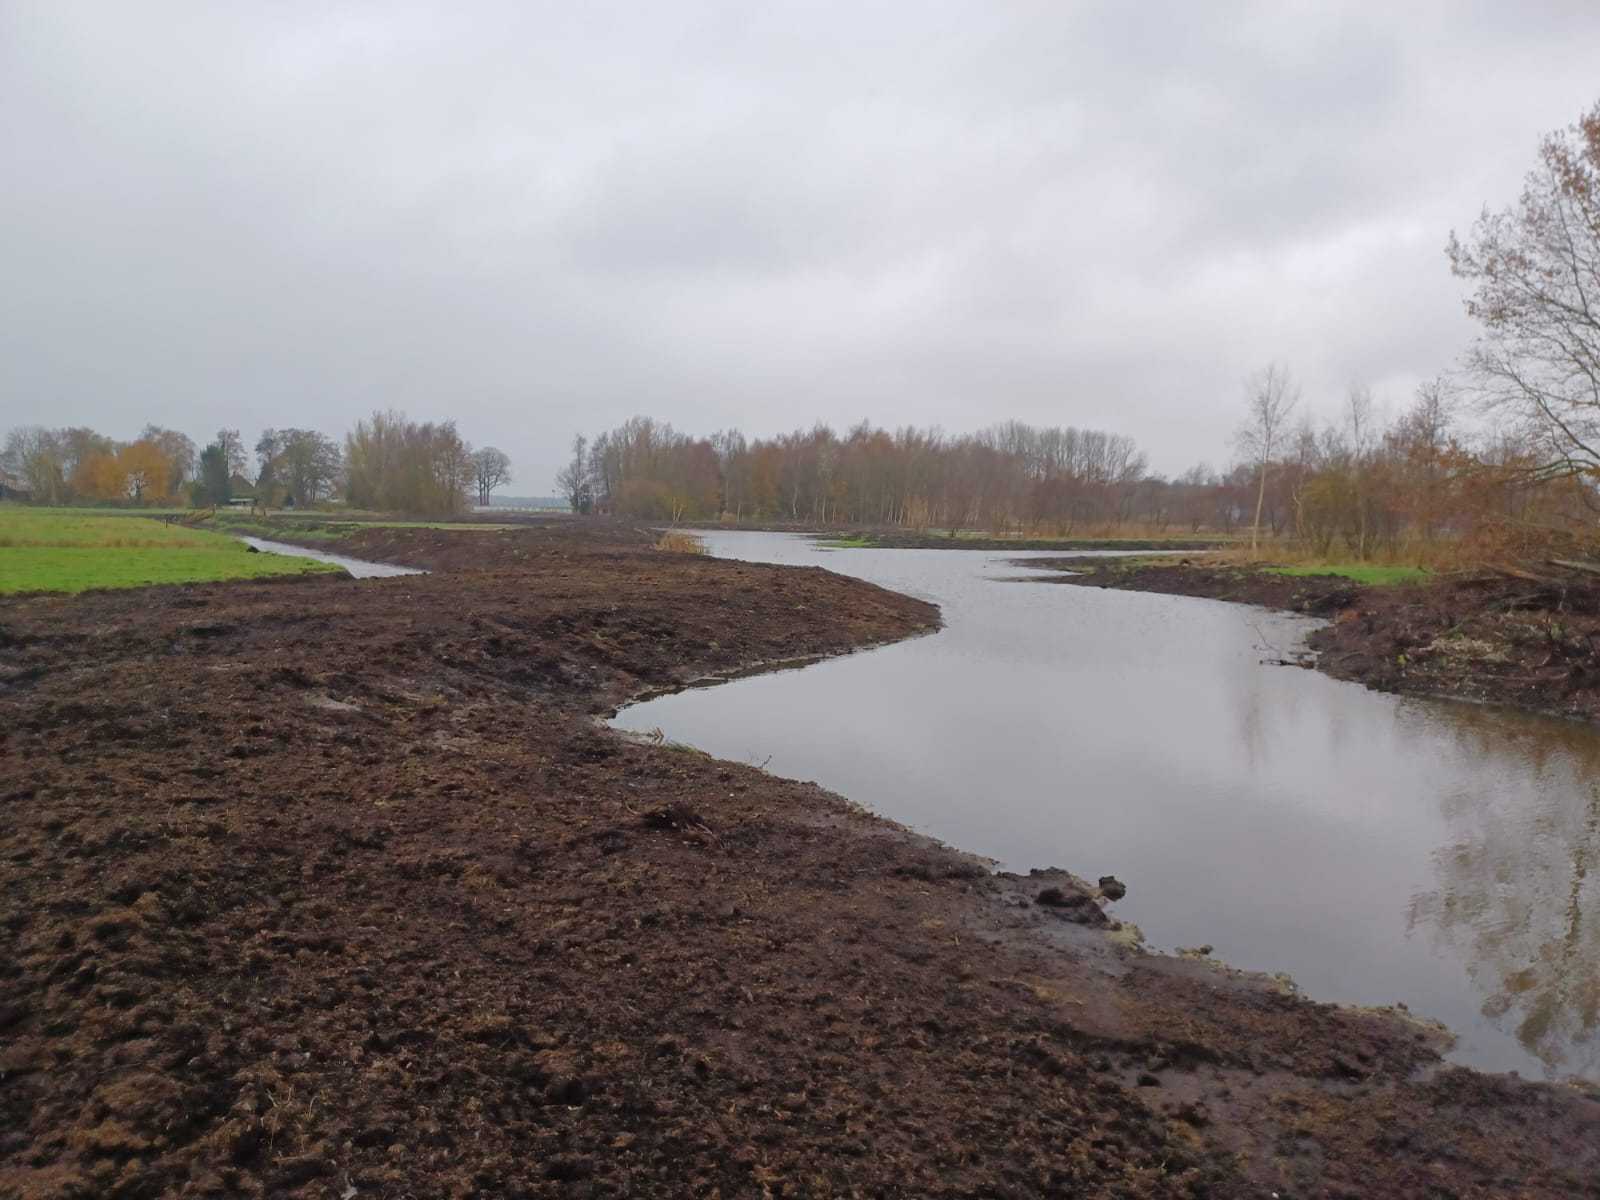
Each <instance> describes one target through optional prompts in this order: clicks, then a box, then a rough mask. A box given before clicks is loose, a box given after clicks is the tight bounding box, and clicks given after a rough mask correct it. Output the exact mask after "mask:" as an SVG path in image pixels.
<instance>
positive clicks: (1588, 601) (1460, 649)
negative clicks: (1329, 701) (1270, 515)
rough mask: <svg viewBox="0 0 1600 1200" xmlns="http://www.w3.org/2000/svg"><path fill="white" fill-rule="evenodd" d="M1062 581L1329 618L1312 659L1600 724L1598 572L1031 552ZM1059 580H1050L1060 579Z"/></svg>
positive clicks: (1328, 666) (1344, 673)
mask: <svg viewBox="0 0 1600 1200" xmlns="http://www.w3.org/2000/svg"><path fill="white" fill-rule="evenodd" d="M1026 561H1027V564H1028V565H1029V566H1033V567H1038V566H1041V565H1043V566H1052V565H1053V566H1056V567H1058V568H1060V569H1062V570H1063V571H1070V572H1075V573H1064V574H1062V575H1061V576H1060V578H1059V582H1062V583H1070V584H1077V585H1080V586H1086V587H1110V588H1125V589H1128V590H1133V591H1149V592H1163V593H1167V594H1169V595H1182V596H1204V597H1209V598H1211V599H1216V600H1232V601H1236V602H1239V603H1243V604H1256V605H1261V606H1263V607H1267V608H1276V609H1283V610H1286V611H1290V612H1299V613H1308V614H1311V615H1314V616H1321V617H1326V618H1328V620H1329V624H1328V625H1327V626H1326V627H1324V628H1322V629H1320V630H1317V631H1316V632H1315V633H1313V634H1312V635H1311V636H1310V638H1308V639H1307V644H1308V646H1309V647H1310V648H1311V649H1313V650H1315V651H1317V652H1318V653H1317V656H1316V659H1315V663H1314V665H1315V666H1316V667H1317V668H1318V669H1319V670H1322V671H1325V672H1327V673H1328V674H1329V675H1333V676H1335V677H1337V678H1339V679H1350V680H1354V681H1357V682H1359V683H1364V684H1366V685H1367V686H1368V687H1371V688H1375V689H1377V690H1379V691H1387V692H1400V693H1405V694H1408V695H1417V696H1442V697H1452V698H1456V699H1465V700H1473V701H1479V702H1485V703H1492V704H1505V705H1511V706H1514V707H1517V708H1523V709H1529V710H1532V711H1536V712H1544V713H1551V714H1556V715H1560V716H1564V717H1573V718H1578V719H1581V720H1586V721H1594V720H1600V580H1596V581H1595V582H1592V583H1591V582H1589V581H1587V580H1586V579H1582V578H1573V579H1568V580H1560V581H1554V580H1551V581H1542V582H1541V581H1528V580H1522V579H1517V578H1514V577H1509V576H1506V575H1497V574H1484V575H1458V576H1445V577H1442V578H1439V579H1437V580H1432V581H1428V582H1421V583H1406V584H1398V585H1392V586H1383V587H1365V586H1362V585H1360V584H1357V583H1354V582H1353V581H1351V580H1349V579H1346V578H1343V577H1340V576H1337V575H1319V576H1289V575H1279V574H1274V573H1272V572H1268V571H1260V570H1253V569H1249V568H1242V567H1208V566H1204V565H1200V564H1196V563H1183V564H1179V565H1176V566H1168V565H1150V564H1148V563H1122V564H1119V563H1110V564H1108V563H1105V562H1103V561H1100V562H1096V561H1095V560H1092V559H1076V560H1074V559H1071V558H1066V559H1061V560H1051V559H1029V560H1026ZM1055 581H1056V580H1053V579H1052V580H1049V582H1055Z"/></svg>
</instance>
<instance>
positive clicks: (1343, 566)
mask: <svg viewBox="0 0 1600 1200" xmlns="http://www.w3.org/2000/svg"><path fill="white" fill-rule="evenodd" d="M1265 569H1266V570H1268V571H1270V572H1272V573H1273V574H1274V575H1343V576H1344V577H1345V578H1346V579H1353V580H1355V581H1356V582H1357V583H1365V584H1371V585H1375V586H1379V587H1382V586H1385V585H1388V584H1395V583H1416V582H1418V581H1419V580H1423V579H1426V578H1427V577H1428V572H1426V571H1424V570H1423V569H1422V568H1421V567H1380V566H1374V565H1373V564H1371V563H1301V564H1298V565H1296V566H1292V567H1267V568H1265Z"/></svg>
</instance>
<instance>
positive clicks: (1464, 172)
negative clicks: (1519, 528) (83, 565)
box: [0, 0, 1600, 491]
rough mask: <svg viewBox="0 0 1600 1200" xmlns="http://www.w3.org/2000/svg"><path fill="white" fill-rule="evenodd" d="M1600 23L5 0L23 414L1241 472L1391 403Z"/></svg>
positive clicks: (1573, 90)
mask: <svg viewBox="0 0 1600 1200" xmlns="http://www.w3.org/2000/svg"><path fill="white" fill-rule="evenodd" d="M1597 51H1600V10H1597V9H1595V7H1594V6H1593V5H1592V4H1576V3H1574V4H1556V3H1551V4H1545V5H1523V6H1517V7H1516V8H1515V9H1514V10H1513V8H1512V6H1506V5H1502V4H1491V3H1481V4H1475V5H1463V4H1456V3H1444V2H1443V0H1438V2H1435V3H1418V4H1405V5H1388V6H1376V5H1370V4H1365V3H1355V2H1351V3H1347V4H1325V5H1284V4H1279V3H1268V2H1261V3H1236V4H1228V5H1195V4H1167V5H1159V4H1152V5H1123V4H1088V3H1085V4H1072V5H1063V4H1059V3H1053V2H1051V3H1045V2H1040V3H1020V2H1018V3H1003V4H979V3H960V4H958V3H878V4H798V3H796V4H787V5H785V4H772V5H747V4H742V3H723V4H714V3H681V4H662V5H620V4H619V5H594V6H590V5H583V6H576V5H555V4H547V5H534V4H524V3H509V2H507V3H498V2H490V0H484V2H481V3H476V4H468V5H442V4H440V5H423V4H409V5H408V4H370V5H326V4H301V5H272V6H223V5H212V4H200V3H196V4H143V5H138V6H127V5H117V4H111V3H104V4H91V3H61V4H42V3H23V2H20V0H0V176H3V178H4V179H5V180H6V186H5V187H4V188H0V262H3V264H4V270H3V271H0V416H3V418H4V419H3V420H0V424H10V423H14V422H22V421H30V422H31V421H45V422H50V423H66V422H72V423H90V424H94V425H97V426H101V427H103V428H105V429H107V430H108V431H110V432H114V433H118V434H123V435H126V434H128V433H131V432H132V430H134V429H135V428H136V427H138V426H139V425H141V424H142V423H144V422H145V421H146V420H155V421H158V422H161V423H163V424H172V425H177V426H180V427H182V428H185V429H188V430H189V431H191V432H192V433H193V434H195V435H196V436H199V435H203V434H206V433H208V432H209V431H210V430H212V429H214V428H216V427H217V426H218V425H221V424H224V423H226V424H242V425H244V426H245V427H246V428H247V429H249V428H252V427H258V426H261V425H266V424H276V425H284V424H296V425H316V426H319V427H322V428H324V429H326V430H328V431H329V432H332V433H335V434H337V433H339V432H342V430H343V429H344V428H346V427H347V426H348V425H349V424H350V423H351V422H353V421H354V420H355V419H356V418H357V417H359V416H361V415H362V414H363V413H365V412H366V411H367V410H369V409H370V408H372V407H374V406H376V405H395V406H399V407H404V408H407V409H409V410H410V411H411V412H412V413H413V414H415V415H418V416H445V415H448V416H455V417H457V418H458V420H459V421H460V423H461V426H462V429H463V431H464V432H465V433H466V434H467V436H469V437H471V438H472V439H474V440H477V441H493V442H495V443H497V444H499V445H501V446H503V447H504V448H505V449H506V450H507V451H509V452H510V453H511V455H512V457H513V459H514V462H515V465H516V468H517V470H518V475H519V482H518V485H517V488H516V490H519V491H522V490H527V491H543V490H545V489H546V487H547V485H548V482H549V480H550V478H551V476H552V475H553V473H554V471H555V469H556V467H557V466H558V465H559V464H560V462H561V459H562V455H563V451H564V446H565V442H566V440H567V439H568V438H569V437H570V435H571V433H573V432H575V431H578V430H585V431H588V430H592V429H594V428H596V427H599V426H603V425H609V424H612V423H615V422H616V421H619V420H621V419H623V418H625V417H627V416H629V415H631V414H632V413H634V412H639V411H646V412H651V413H655V414H658V415H660V416H662V417H665V418H668V419H670V420H672V421H674V422H675V423H676V424H678V425H679V426H680V427H684V428H689V429H696V430H706V431H710V430H712V429H715V428H720V427H726V426H729V425H734V424H739V425H742V426H743V427H745V428H746V429H747V430H749V431H752V432H772V431H775V430H779V429H783V428H788V427H792V426H794V425H796V424H801V423H809V421H810V420H811V419H813V418H814V417H820V418H823V419H827V420H831V421H833V422H835V423H838V424H844V423H848V422H850V421H853V420H855V419H858V418H860V417H861V416H870V417H872V418H873V419H875V420H877V421H880V422H882V423H885V424H890V425H893V424H899V423H905V422H926V423H938V424H941V425H943V426H945V427H946V428H947V429H952V430H961V429H968V428H972V427H975V426H977V425H980V424H983V423H985V422H987V421H990V420H993V419H996V418H999V417H1003V416H1018V417H1022V418H1024V419H1029V420H1037V421H1070V422H1075V423H1079V424H1101V425H1106V426H1110V427H1114V428H1116V429H1118V430H1120V431H1123V432H1127V433H1131V434H1133V435H1134V436H1135V437H1137V438H1139V440H1140V441H1141V442H1142V443H1143V444H1145V445H1146V446H1147V447H1148V448H1149V449H1150V451H1151V454H1152V458H1153V460H1154V462H1155V464H1156V466H1158V467H1159V468H1161V469H1164V470H1167V471H1178V470H1181V469H1183V468H1184V467H1185V466H1187V465H1189V463H1190V462H1192V461H1194V460H1196V459H1199V458H1207V459H1210V460H1212V461H1214V462H1216V461H1221V460H1222V459H1224V458H1225V457H1226V454H1227V435H1228V432H1229V430H1230V428H1231V426H1232V424H1233V422H1234V418H1235V414H1236V411H1237V407H1238V391H1239V380H1240V378H1241V377H1242V376H1243V375H1244V374H1245V373H1246V372H1248V371H1249V370H1250V369H1252V368H1253V367H1254V366H1256V365H1258V364H1259V363H1261V362H1263V361H1265V360H1267V359H1269V358H1279V359H1283V360H1285V361H1287V362H1288V363H1289V364H1290V365H1291V367H1292V368H1293V369H1294V370H1295V371H1296V372H1297V373H1298V374H1299V375H1300V376H1301V377H1302V378H1303V379H1304V381H1305V383H1306V386H1307V393H1308V398H1309V400H1310V401H1311V402H1312V404H1313V405H1317V404H1321V405H1323V406H1324V407H1325V408H1327V409H1328V410H1330V411H1331V408H1332V405H1333V403H1334V401H1335V400H1336V399H1337V396H1338V395H1339V394H1340V393H1341V392H1342V390H1343V388H1344V386H1345V384H1346V383H1347V382H1348V381H1349V380H1351V379H1355V378H1360V379H1365V380H1367V381H1369V382H1371V383H1372V384H1374V385H1375V386H1376V387H1377V388H1378V389H1379V391H1380V393H1383V394H1386V395H1388V396H1389V397H1390V399H1391V400H1392V401H1395V402H1399V401H1402V400H1403V399H1404V398H1405V395H1406V393H1407V392H1408V390H1409V389H1410V387H1411V386H1413V385H1414V383H1415V382H1416V381H1417V380H1418V379H1419V378H1422V377H1425V376H1427V375H1430V374H1432V373H1433V372H1435V371H1437V370H1438V369H1440V368H1441V367H1444V366H1446V365H1448V364H1449V363H1450V362H1451V361H1452V360H1453V359H1454V357H1455V356H1456V354H1457V353H1458V352H1459V350H1460V349H1461V348H1462V346H1463V345H1464V344H1465V343H1466V341H1467V339H1468V338H1469V337H1470V335H1471V328H1470V326H1469V325H1468V324H1467V322H1466V321H1465V319H1464V317H1462V316H1461V314H1460V300H1459V290H1458V288H1457V286H1456V284H1455V282H1454V281H1453V280H1452V279H1451V278H1450V276H1449V273H1448V270H1447V268H1446V265H1445V261H1444V256H1443V254H1442V245H1443V242H1444V239H1445V237H1446V235H1447V233H1448V231H1449V229H1450V228H1451V227H1452V226H1456V227H1462V226H1465V225H1466V224H1468V223H1470V221H1471V220H1472V218H1473V217H1474V216H1475V214H1476V213H1477V211H1478V210H1479V208H1480V207H1481V206H1482V205H1484V204H1485V203H1488V204H1493V205H1498V204H1500V203H1504V202H1506V201H1509V200H1510V199H1512V198H1513V197H1514V195H1515V193H1516V191H1517V189H1518V186H1519V183H1520V178H1521V175H1522V173H1523V172H1524V171H1525V170H1526V169H1527V168H1528V167H1529V166H1530V165H1531V163H1532V159H1533V152H1534V147H1535V144H1536V142H1537V139H1538V138H1539V136H1540V135H1541V134H1542V133H1544V132H1545V131H1547V130H1549V129H1552V128H1555V127H1558V126H1561V125H1564V124H1566V123H1568V122H1570V121H1571V120H1572V119H1574V118H1575V117H1576V116H1577V115H1578V113H1579V112H1580V111H1581V110H1583V109H1585V108H1586V107H1588V106H1589V105H1590V104H1592V103H1593V102H1594V101H1595V99H1596V98H1597V94H1596V93H1597V90H1600V89H1597V88H1596V84H1595V80H1594V76H1593V63H1594V61H1595V57H1596V53H1597Z"/></svg>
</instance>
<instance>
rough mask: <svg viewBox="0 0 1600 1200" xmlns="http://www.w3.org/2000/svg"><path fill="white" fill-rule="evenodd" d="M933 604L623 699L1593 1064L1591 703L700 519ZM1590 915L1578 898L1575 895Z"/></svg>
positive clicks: (718, 749) (1000, 562)
mask: <svg viewBox="0 0 1600 1200" xmlns="http://www.w3.org/2000/svg"><path fill="white" fill-rule="evenodd" d="M707 541H708V544H709V546H710V548H711V550H712V552H713V553H716V554H719V555H723V556H726V557H742V558H749V559H753V560H759V561H771V562H804V563H811V564H816V563H821V564H823V565H826V566H828V567H830V568H832V569H834V570H839V571H843V572H845V573H847V574H853V575H858V576H860V577H862V578H866V579H870V580H872V581H873V582H875V583H880V584H882V585H884V586H886V587H890V588H894V589H896V590H898V591H903V592H909V593H911V594H914V595H918V596H922V597H925V598H927V599H931V600H934V601H936V602H938V603H939V604H941V605H942V606H943V610H944V617H945V623H946V627H945V629H944V630H943V632H941V633H940V634H938V635H937V636H935V637H929V638H922V639H918V640H916V641H913V642H909V643H904V644H901V645H897V646H891V647H887V648H885V649H882V650H878V651H873V652H871V653H869V654H863V655H856V656H851V657H848V658H844V659H839V660H835V661H831V662H826V663H822V664H818V665H816V666H812V667H807V668H804V669H803V670H799V671H794V672H786V673H781V674H777V675H768V676H758V677H754V678H750V679H745V680H741V681H739V682H737V683H732V684H728V685H726V686H724V687H720V688H711V689H707V690H703V691H696V692H690V693H684V694H681V695H677V696H668V697H663V698H661V699H658V700H654V701H651V702H649V703H648V704H644V705H639V706H637V707H635V708H632V709H628V710H625V711H624V712H623V713H622V714H621V715H620V717H619V718H618V724H619V725H622V726H624V727H626V728H633V729H650V728H654V727H657V726H659V727H660V728H662V729H663V730H664V731H665V732H666V733H667V734H668V735H669V736H671V737H672V738H674V739H678V740H682V741H686V742H689V743H692V744H694V745H697V746H700V747H703V748H704V749H706V750H708V751H710V752H712V753H714V754H717V755H720V756H722V757H726V758H733V759H740V760H748V761H755V762H758V763H759V762H763V761H770V769H771V770H772V771H774V772H776V773H780V774H783V775H788V776H792V777H798V778H802V779H815V780H817V781H819V782H821V783H822V784H824V785H825V786H827V787H830V788H833V789H835V790H837V791H840V792H843V793H844V794H845V795H848V796H850V797H851V798H853V799H855V800H857V801H859V802H860V803H863V804H865V805H867V806H868V807H870V808H873V809H875V810H876V811H878V812H881V813H883V814H885V815H886V816H890V817H892V818H894V819H896V820H900V821H904V822H906V823H907V824H910V825H912V826H913V827H915V828H917V829H919V830H922V831H924V832H927V833H929V834H932V835H933V836H935V837H939V838H942V839H944V840H945V841H948V842H950V843H952V844H954V845H957V846H961V847H964V848H966V849H969V850H973V851H975V852H977V853H980V854H985V855H988V856H989V857H992V858H995V859H997V860H999V861H1000V862H1002V863H1004V864H1005V865H1007V866H1009V867H1012V868H1020V869H1026V868H1028V867H1033V866H1049V865H1062V866H1067V867H1070V868H1072V869H1074V870H1077V871H1078V872H1079V873H1081V874H1087V875H1090V876H1095V875H1099V874H1104V873H1112V874H1115V875H1117V876H1118V877H1119V878H1121V879H1124V880H1126V881H1127V882H1128V883H1129V886H1130V889H1131V890H1130V892H1129V895H1128V897H1127V899H1126V900H1124V901H1122V902H1121V903H1120V904H1119V905H1118V906H1117V907H1118V912H1119V915H1121V916H1124V917H1125V918H1127V919H1130V920H1133V921H1135V922H1137V923H1138V924H1139V925H1140V926H1141V927H1142V928H1143V929H1144V930H1145V932H1146V934H1147V935H1148V936H1149V937H1150V940H1151V942H1152V943H1153V944H1154V945H1155V946H1157V947H1158V948H1172V947H1174V946H1186V945H1199V944H1202V943H1210V944H1212V945H1214V946H1215V947H1216V950H1217V953H1218V955H1219V956H1220V957H1222V958H1224V959H1226V960H1228V961H1229V962H1232V963H1234V964H1236V965H1238V966H1241V967H1246V968H1250V969H1256V970H1269V971H1287V972H1288V973H1289V974H1290V975H1292V976H1293V977H1294V978H1295V980H1296V981H1297V982H1298V983H1299V984H1300V985H1301V987H1302V988H1304V990H1305V991H1306V992H1307V993H1309V994H1311V995H1313V996H1316V997H1319V998H1322V999H1328V1000H1338V1001H1343V1002H1349V1003H1360V1004H1388V1003H1393V1002H1395V1001H1403V1002H1405V1003H1406V1004H1408V1005H1409V1006H1410V1007H1411V1008H1412V1009H1413V1010H1414V1011H1416V1012H1418V1013H1421V1014H1425V1015H1427V1016H1430V1017H1434V1018H1437V1019H1439V1020H1442V1021H1444V1022H1445V1023H1446V1024H1447V1025H1449V1026H1450V1027H1451V1028H1452V1029H1453V1030H1455V1031H1456V1032H1457V1034H1458V1035H1459V1037H1460V1041H1459V1045H1458V1048H1457V1050H1456V1056H1457V1057H1458V1059H1459V1060H1460V1061H1463V1062H1468V1063H1471V1064H1473V1065H1476V1066H1480V1067H1483V1068H1486V1069H1491V1070H1512V1069H1515V1070H1520V1071H1522V1072H1524V1073H1526V1074H1534V1075H1558V1074H1562V1073H1575V1074H1580V1075H1583V1076H1585V1077H1587V1078H1590V1079H1597V1080H1600V1061H1597V1054H1596V1045H1595V1042H1596V1039H1594V1038H1593V1036H1592V1035H1593V1033H1594V1028H1595V1024H1596V1007H1597V1002H1600V983H1597V964H1600V942H1597V938H1600V934H1597V933H1596V925H1597V914H1596V912H1595V909H1596V904H1597V902H1600V901H1597V897H1596V886H1597V885H1596V884H1595V883H1594V881H1593V880H1592V879H1591V878H1590V875H1589V870H1590V868H1591V867H1592V866H1594V865H1595V863H1596V856H1597V855H1600V845H1597V843H1596V822H1597V819H1600V817H1597V809H1596V805H1597V803H1600V802H1597V800H1596V793H1595V790H1594V785H1595V783H1596V781H1597V780H1600V770H1597V769H1596V768H1597V767H1600V738H1597V737H1596V735H1595V734H1594V732H1593V731H1591V730H1589V729H1588V728H1584V727H1580V726H1576V725H1571V724H1566V723H1562V722H1557V721H1548V720H1540V719H1536V718H1528V717H1520V716H1517V715H1515V714H1506V713H1500V712H1493V711H1490V710H1485V709H1479V708H1473V707H1470V706H1465V705H1451V704H1439V703H1422V702H1417V701H1407V700H1401V699H1398V698H1396V697H1393V696H1386V695H1380V694H1378V693H1374V692H1368V691H1366V690H1364V689H1362V688H1360V687H1357V686H1355V685H1351V684H1344V683H1339V682H1337V681H1334V680H1331V679H1328V678H1326V677H1325V676H1322V675H1319V674H1317V673H1316V672H1313V671H1303V670H1297V669H1294V668H1288V667H1269V666H1263V665H1262V660H1263V659H1264V658H1266V659H1272V658H1278V657H1281V656H1282V655H1283V652H1284V651H1285V650H1286V649H1288V648H1289V647H1291V646H1293V645H1294V644H1295V642H1296V641H1297V640H1298V639H1299V637H1300V636H1302V635H1303V634H1304V633H1305V632H1306V630H1307V629H1308V628H1309V627H1310V625H1311V623H1310V622H1307V621H1305V620H1304V619H1301V618H1294V617H1287V616H1282V615H1275V614H1270V613H1264V612H1261V611H1260V610H1254V609H1248V608H1243V607H1240V606H1236V605H1228V604H1220V603H1214V602H1210V601H1203V600H1190V599H1182V598H1175V597H1167V596H1150V595H1141V594H1137V593H1125V592H1107V591H1100V590H1097V589H1086V588H1074V587H1061V586H1043V585H1039V584H1032V583H1007V582H1003V580H1005V579H1007V578H1014V577H1015V576H1016V575H1017V573H1018V568H1016V567H1014V566H1010V565H1008V563H1007V561H1006V560H1007V559H1013V558H1015V557H1016V556H1015V555H1007V556H1000V555H987V554H982V553H975V552H965V551H963V552H951V551H912V550H905V551H871V550H851V551H841V552H835V553H825V552H821V551H819V550H817V549H816V548H815V547H814V546H812V545H811V544H810V543H809V542H807V541H805V540H804V539H799V538H795V537H790V536H784V535H771V534H712V535H710V536H708V538H707ZM1586 918H1587V919H1586Z"/></svg>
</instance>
